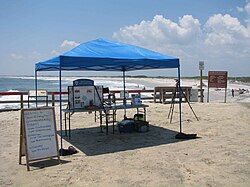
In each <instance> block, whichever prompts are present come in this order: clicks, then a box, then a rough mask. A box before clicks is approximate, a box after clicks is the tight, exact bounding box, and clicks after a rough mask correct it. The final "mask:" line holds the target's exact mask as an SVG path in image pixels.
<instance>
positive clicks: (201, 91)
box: [200, 69, 203, 103]
mask: <svg viewBox="0 0 250 187" xmlns="http://www.w3.org/2000/svg"><path fill="white" fill-rule="evenodd" d="M200 98H201V102H202V103H203V89H202V69H201V70H200Z"/></svg>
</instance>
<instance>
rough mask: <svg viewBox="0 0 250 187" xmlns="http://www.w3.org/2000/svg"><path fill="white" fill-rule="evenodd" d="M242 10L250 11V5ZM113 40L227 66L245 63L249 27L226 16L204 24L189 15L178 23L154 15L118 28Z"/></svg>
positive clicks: (216, 16) (215, 16) (218, 15)
mask: <svg viewBox="0 0 250 187" xmlns="http://www.w3.org/2000/svg"><path fill="white" fill-rule="evenodd" d="M244 10H245V11H246V12H248V11H250V3H247V5H246V6H245V7H244ZM249 15H250V14H249ZM248 18H249V17H248ZM249 23H250V22H249ZM113 37H114V38H115V39H117V40H118V41H121V42H125V43H131V44H134V45H138V46H141V47H145V48H148V49H152V50H155V51H158V52H160V53H163V54H167V55H170V56H177V57H179V58H180V59H181V60H182V62H186V63H187V64H188V63H189V64H190V63H192V62H198V61H199V60H200V59H203V60H206V61H208V62H210V63H211V64H213V65H214V66H215V65H216V64H217V65H218V64H223V65H222V67H226V66H227V64H235V63H241V62H242V63H243V62H244V63H245V64H247V63H248V62H249V59H250V53H249V49H250V26H249V25H247V26H245V25H244V24H242V23H241V22H240V21H239V20H238V18H236V17H232V16H231V15H229V14H225V15H222V14H215V15H213V16H211V17H209V19H208V20H207V22H206V23H205V24H204V25H201V23H200V22H199V20H198V19H196V18H194V17H193V16H192V15H184V16H183V17H181V18H179V21H178V22H174V21H172V20H170V19H167V18H164V17H163V16H162V15H156V16H154V18H153V19H152V20H150V21H142V22H140V23H138V24H134V25H130V26H125V27H123V28H120V30H119V31H118V32H114V33H113ZM215 62H217V63H215ZM248 69H249V67H248ZM249 70H250V69H249Z"/></svg>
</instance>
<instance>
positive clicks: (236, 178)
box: [0, 102, 250, 186]
mask: <svg viewBox="0 0 250 187" xmlns="http://www.w3.org/2000/svg"><path fill="white" fill-rule="evenodd" d="M145 104H149V105H150V107H149V108H148V110H147V119H148V121H149V122H150V129H149V132H145V133H129V134H125V133H124V134H120V133H119V132H118V130H117V127H115V134H112V133H110V134H109V135H108V136H106V135H105V133H100V129H99V127H98V125H99V124H98V122H96V123H95V122H94V114H83V113H81V114H79V113H76V114H74V115H73V117H72V132H71V133H72V138H71V140H69V139H68V137H63V148H67V147H68V146H69V145H72V146H74V147H75V148H76V149H77V150H78V151H79V153H77V154H75V155H71V156H62V157H61V160H62V163H61V164H58V162H57V160H44V161H38V162H34V163H32V164H31V171H30V172H27V170H26V165H25V157H23V160H22V162H23V163H24V164H23V165H19V164H18V155H19V135H20V132H19V131H20V129H19V128H20V111H12V112H2V113H0V119H1V129H0V131H1V138H0V140H1V141H0V145H1V149H2V150H1V152H0V166H1V170H0V186H249V185H250V178H249V176H250V156H249V152H250V137H249V132H250V126H249V121H250V116H249V112H250V103H192V107H193V109H194V110H195V112H196V114H197V116H198V117H199V121H197V120H196V119H195V117H194V115H193V114H192V112H191V110H190V108H189V107H188V105H187V104H186V103H184V104H183V111H182V112H183V132H185V133H197V134H198V136H199V137H200V138H197V139H193V140H186V141H181V140H177V139H175V135H176V134H177V133H178V131H179V120H178V119H179V118H178V109H177V107H176V109H175V112H174V118H173V122H172V123H171V124H170V123H169V120H168V119H167V114H168V111H169V104H159V103H157V104H156V103H151V102H148V103H145ZM57 110H58V109H57ZM57 113H58V111H57ZM134 113H135V111H133V110H129V111H128V116H133V114H134ZM122 115H123V112H122V111H120V112H119V115H118V119H122ZM57 127H58V129H59V122H58V115H57ZM111 129H112V128H111V126H110V131H111ZM58 139H59V140H60V136H58Z"/></svg>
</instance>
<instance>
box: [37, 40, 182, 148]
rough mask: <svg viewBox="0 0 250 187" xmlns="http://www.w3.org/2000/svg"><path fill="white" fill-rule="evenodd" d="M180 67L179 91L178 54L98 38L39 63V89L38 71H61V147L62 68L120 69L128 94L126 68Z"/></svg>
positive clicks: (77, 69)
mask: <svg viewBox="0 0 250 187" xmlns="http://www.w3.org/2000/svg"><path fill="white" fill-rule="evenodd" d="M165 68H177V69H178V80H179V81H178V92H179V93H180V63H179V59H178V58H174V57H170V56H166V55H162V54H160V53H157V52H154V51H150V50H147V49H144V48H141V47H137V46H133V45H129V44H123V43H118V42H111V41H107V40H103V39H97V40H93V41H89V42H86V43H82V44H80V45H79V46H77V47H75V48H74V49H72V50H70V51H68V52H66V53H64V54H62V55H59V56H56V57H54V58H52V59H49V60H47V61H44V62H39V63H36V66H35V79H36V90H37V72H38V71H59V86H60V135H61V148H62V102H61V101H62V95H61V92H62V82H61V75H62V74H61V72H62V71H121V72H123V82H124V86H123V87H124V105H126V97H125V72H126V71H133V70H147V69H165ZM180 95H181V94H179V108H180V132H181V131H182V125H181V96H180Z"/></svg>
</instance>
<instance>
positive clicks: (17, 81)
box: [0, 76, 250, 109]
mask: <svg viewBox="0 0 250 187" xmlns="http://www.w3.org/2000/svg"><path fill="white" fill-rule="evenodd" d="M80 78H82V77H63V78H62V91H67V88H68V86H71V85H73V81H74V80H76V79H80ZM85 78H87V77H85ZM88 78H89V79H92V80H94V83H95V85H103V86H104V87H109V89H110V90H123V79H122V77H112V78H109V77H88ZM204 84H205V85H207V81H206V80H204ZM174 85H175V80H174V79H170V78H169V79H168V78H165V79H159V78H131V77H128V78H126V90H142V89H144V88H146V89H147V90H149V89H153V88H154V87H155V86H174ZM181 85H182V86H191V87H192V88H193V89H198V85H199V80H192V79H182V80H181ZM34 89H35V80H34V77H10V76H9V77H6V76H4V77H0V92H18V91H28V90H34ZM38 89H46V90H48V91H59V80H58V77H38ZM232 89H234V90H235V97H232V94H231V90H232ZM239 89H245V90H248V91H250V86H249V85H243V84H239V83H237V84H236V83H230V82H228V88H227V93H226V95H227V102H250V93H249V92H248V93H244V94H239V92H238V91H237V90H239ZM207 93H208V90H207V87H204V102H206V99H207ZM151 94H152V93H143V94H142V97H148V96H152V95H151ZM209 96H210V102H224V97H225V90H224V89H215V88H210V91H209ZM64 98H67V96H64ZM56 99H57V98H56ZM0 100H1V101H11V100H20V96H18V95H9V96H0ZM24 100H27V96H24ZM32 105H33V106H34V104H31V106H32ZM24 107H25V108H26V107H27V104H24ZM14 108H20V104H18V103H17V104H15V103H11V104H0V109H14Z"/></svg>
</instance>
